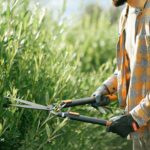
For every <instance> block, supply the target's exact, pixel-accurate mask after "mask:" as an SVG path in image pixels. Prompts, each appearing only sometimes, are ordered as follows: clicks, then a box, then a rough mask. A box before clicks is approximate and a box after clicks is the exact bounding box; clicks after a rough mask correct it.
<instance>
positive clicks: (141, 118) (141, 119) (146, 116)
mask: <svg viewBox="0 0 150 150" xmlns="http://www.w3.org/2000/svg"><path fill="white" fill-rule="evenodd" d="M130 114H131V115H132V117H133V118H134V119H135V121H136V122H137V123H138V125H139V126H143V125H146V124H147V122H148V121H149V120H150V93H149V94H147V95H146V97H145V98H144V99H143V100H142V101H141V102H140V103H139V105H137V106H136V107H135V108H134V109H133V110H131V111H130Z"/></svg>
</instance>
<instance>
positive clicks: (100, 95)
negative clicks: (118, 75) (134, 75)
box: [92, 85, 110, 108]
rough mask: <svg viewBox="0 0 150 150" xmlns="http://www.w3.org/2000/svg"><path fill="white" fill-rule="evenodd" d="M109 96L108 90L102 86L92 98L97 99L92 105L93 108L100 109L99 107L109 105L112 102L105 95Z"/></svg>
mask: <svg viewBox="0 0 150 150" xmlns="http://www.w3.org/2000/svg"><path fill="white" fill-rule="evenodd" d="M106 94H109V91H108V90H107V88H106V87H105V86H104V85H102V86H100V87H99V88H98V89H97V90H96V91H95V92H94V93H93V94H92V96H94V97H95V98H96V102H95V103H93V104H92V106H93V107H95V108H96V107H99V106H105V105H108V104H109V102H110V100H109V98H107V97H106V96H105V95H106Z"/></svg>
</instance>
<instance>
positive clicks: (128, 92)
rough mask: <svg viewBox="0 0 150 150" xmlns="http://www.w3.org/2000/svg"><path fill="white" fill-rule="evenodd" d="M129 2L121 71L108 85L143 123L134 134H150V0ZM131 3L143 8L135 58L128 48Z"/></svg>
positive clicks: (122, 25)
mask: <svg viewBox="0 0 150 150" xmlns="http://www.w3.org/2000/svg"><path fill="white" fill-rule="evenodd" d="M127 2H128V5H127V6H126V8H125V11H123V13H122V15H121V18H120V27H119V31H120V35H119V42H118V44H117V71H116V72H115V74H114V75H112V76H111V77H110V78H109V79H107V80H106V81H105V82H104V84H105V85H106V86H107V87H108V89H109V91H110V93H114V92H115V91H117V92H118V99H119V104H120V106H121V107H123V108H125V111H126V113H130V114H131V115H132V116H133V118H134V119H135V120H136V121H137V123H138V124H139V126H140V129H139V130H138V131H137V132H134V133H132V134H131V136H132V137H133V138H137V137H141V136H143V135H147V134H149V135H150V0H128V1H127ZM129 5H130V6H132V7H138V8H139V7H140V9H141V11H140V12H139V14H138V15H137V19H136V25H135V29H136V32H135V47H134V55H133V56H132V57H131V58H129V56H128V53H127V50H126V47H125V42H126V34H125V25H126V20H127V17H128V15H129V14H128V10H129ZM131 64H132V68H131V67H130V66H131Z"/></svg>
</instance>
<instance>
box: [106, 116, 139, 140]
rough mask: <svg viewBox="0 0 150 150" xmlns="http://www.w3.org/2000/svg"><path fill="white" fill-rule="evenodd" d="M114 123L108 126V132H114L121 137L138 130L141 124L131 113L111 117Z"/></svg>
mask: <svg viewBox="0 0 150 150" xmlns="http://www.w3.org/2000/svg"><path fill="white" fill-rule="evenodd" d="M111 121H112V124H111V125H110V126H108V127H107V131H108V132H113V133H116V134H118V135H120V136H121V137H124V138H125V137H127V136H128V134H129V133H131V132H134V131H136V130H137V129H138V128H139V126H138V124H137V123H136V121H135V120H134V119H133V117H132V116H131V115H130V114H129V115H122V116H117V117H114V118H112V119H111Z"/></svg>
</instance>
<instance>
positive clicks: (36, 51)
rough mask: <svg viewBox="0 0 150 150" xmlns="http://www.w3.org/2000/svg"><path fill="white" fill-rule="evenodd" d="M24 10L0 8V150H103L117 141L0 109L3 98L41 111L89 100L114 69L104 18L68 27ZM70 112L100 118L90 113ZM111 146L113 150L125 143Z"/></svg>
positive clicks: (24, 4) (15, 0)
mask: <svg viewBox="0 0 150 150" xmlns="http://www.w3.org/2000/svg"><path fill="white" fill-rule="evenodd" d="M28 6H29V2H28V1H27V0H26V1H24V0H20V1H19V0H11V1H10V0H7V1H4V0H2V1H1V3H0V9H1V12H0V149H1V150H10V149H19V150H37V149H38V150H49V149H56V150H57V149H58V150H66V149H70V150H75V149H85V150H86V149H91V150H92V149H103V150H107V149H109V148H110V147H112V143H113V141H114V142H116V140H118V138H116V136H112V135H111V134H107V135H106V133H105V131H104V130H105V129H104V128H101V127H98V126H95V125H88V124H84V123H77V122H68V121H67V120H62V119H60V118H55V117H54V116H51V115H49V113H48V112H44V111H36V110H25V109H17V108H7V109H6V108H3V104H5V103H6V100H5V99H4V98H3V97H4V96H5V95H10V96H12V97H20V98H22V99H27V100H30V101H33V102H36V103H40V104H43V105H49V104H51V103H57V102H60V101H61V100H62V99H68V98H79V97H86V96H90V95H91V93H92V92H93V91H94V90H95V89H96V88H97V86H99V85H100V84H101V82H102V81H103V80H104V79H106V78H107V77H108V76H109V75H110V74H111V73H112V72H113V70H114V68H115V67H114V66H115V61H113V59H114V56H115V43H116V35H117V34H116V25H111V24H110V22H109V20H107V19H106V18H107V16H106V15H105V14H101V15H100V17H99V19H98V21H96V20H95V21H94V20H93V21H92V22H91V16H89V15H85V16H84V17H82V18H81V19H80V20H79V21H78V22H75V23H74V24H72V25H71V26H70V25H69V24H67V23H66V22H62V23H59V19H58V21H57V20H53V19H52V17H51V15H49V12H46V11H44V10H42V9H41V8H39V7H38V6H35V7H34V9H32V10H31V9H29V7H28ZM12 103H14V101H12ZM81 109H82V110H81ZM75 110H77V111H80V112H81V113H84V114H86V115H95V116H97V117H101V116H100V115H99V113H97V112H96V111H95V110H94V109H93V108H91V107H87V108H85V107H79V108H78V109H75ZM103 117H105V116H103ZM111 136H112V137H111ZM107 138H108V139H107ZM110 141H111V143H110ZM121 142H122V141H121ZM113 145H114V148H112V149H116V147H117V149H118V150H119V149H122V146H126V145H127V142H126V141H125V142H124V143H123V144H122V146H120V143H119V144H117V143H116V144H113Z"/></svg>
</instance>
